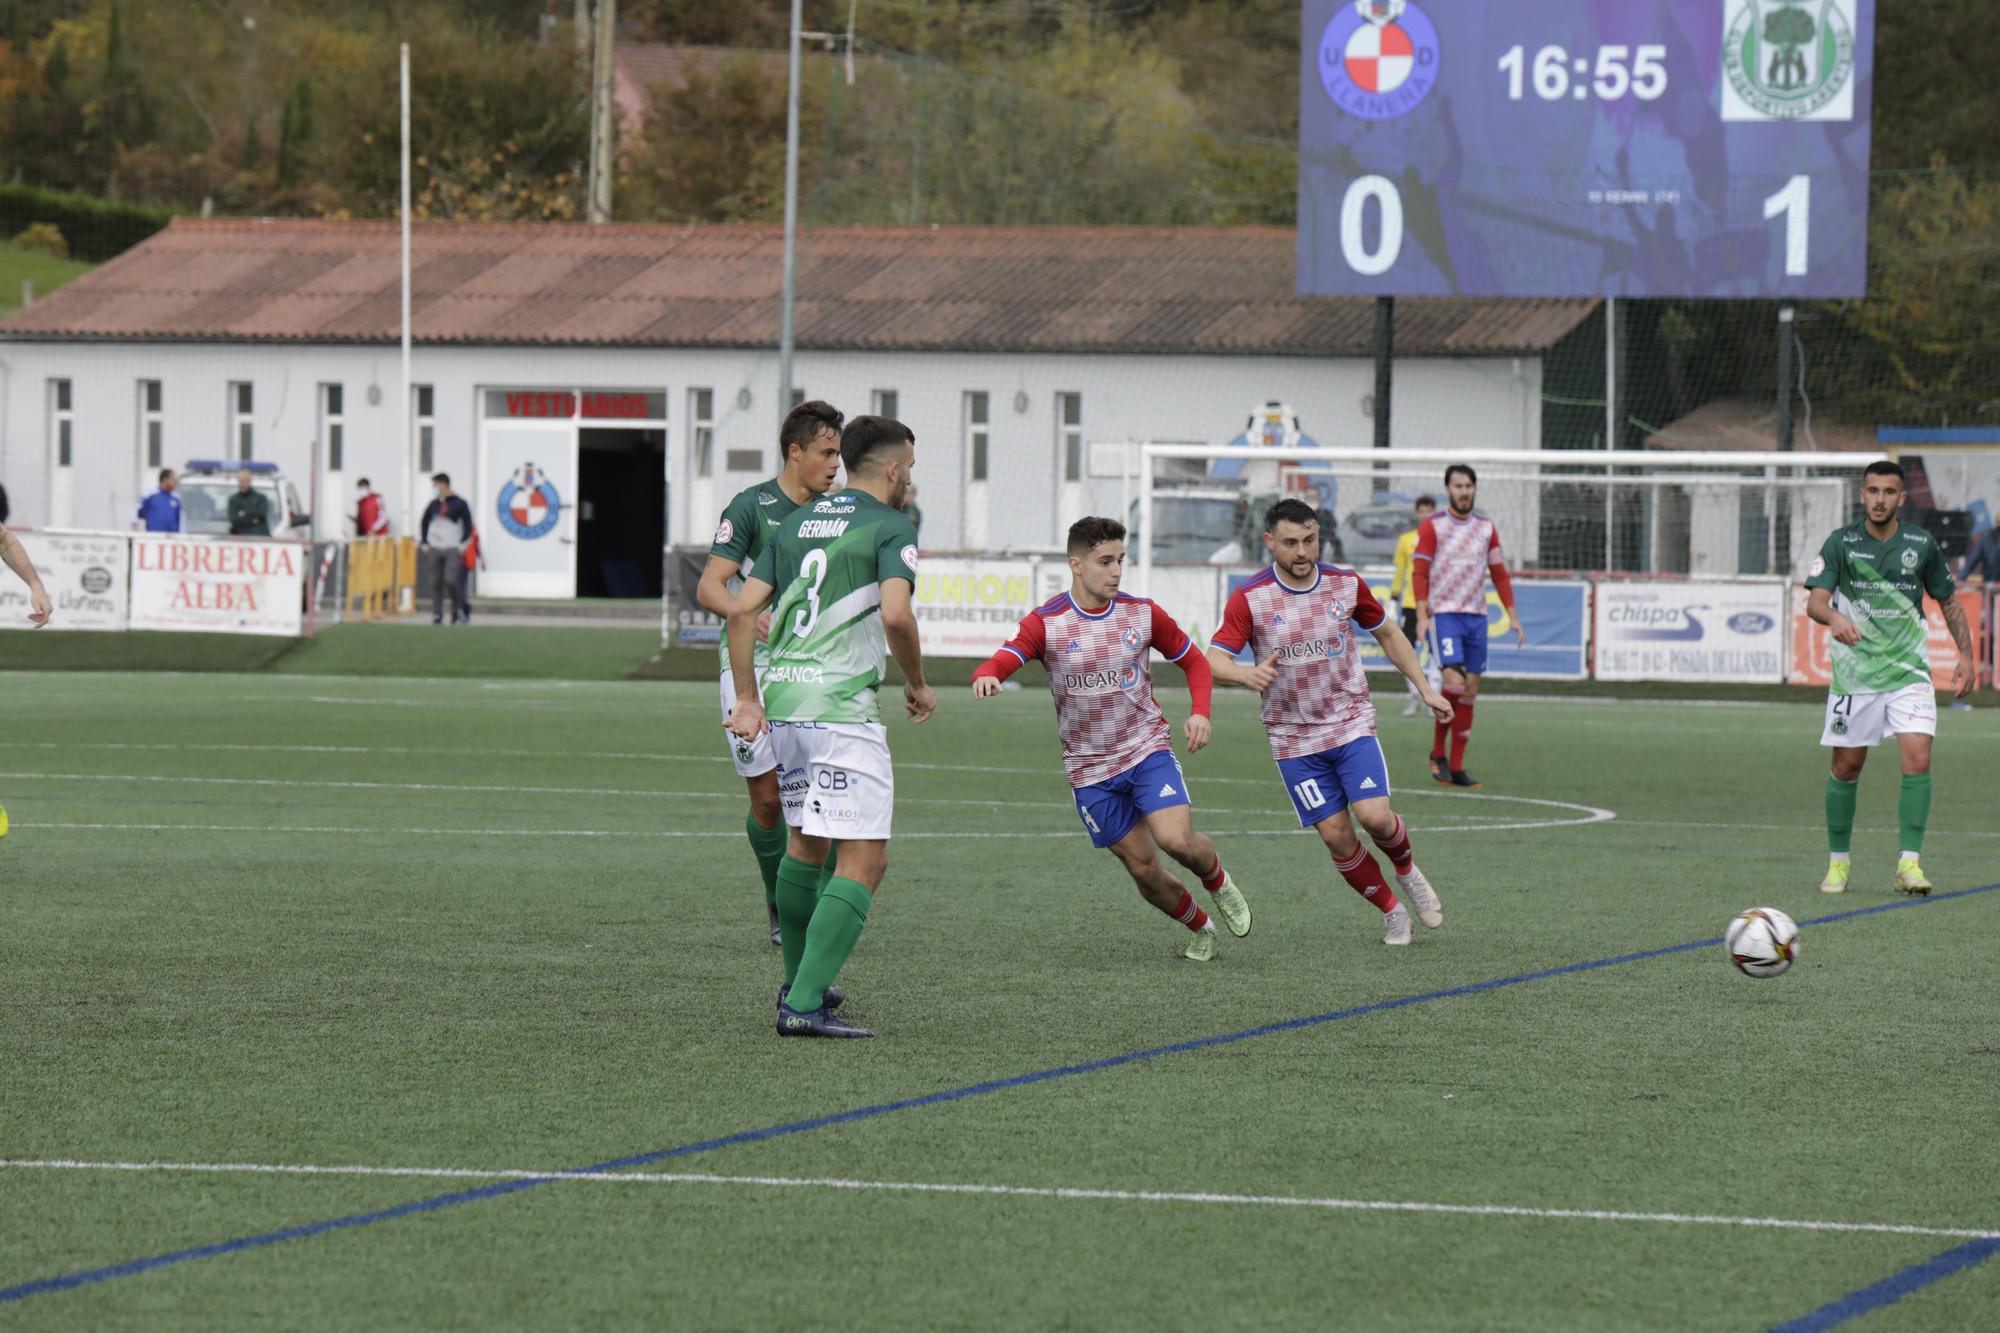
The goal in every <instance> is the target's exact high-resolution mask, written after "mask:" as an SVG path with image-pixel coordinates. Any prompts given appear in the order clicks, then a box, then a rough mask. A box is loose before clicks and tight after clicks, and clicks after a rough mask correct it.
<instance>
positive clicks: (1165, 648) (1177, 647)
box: [1152, 602, 1215, 754]
mask: <svg viewBox="0 0 2000 1333" xmlns="http://www.w3.org/2000/svg"><path fill="white" fill-rule="evenodd" d="M1152 629H1153V649H1154V651H1155V652H1157V653H1159V654H1160V656H1162V657H1164V658H1166V659H1167V660H1168V661H1169V662H1172V663H1173V664H1174V665H1175V666H1177V667H1179V668H1180V669H1181V670H1182V671H1184V672H1186V673H1187V682H1188V696H1189V698H1190V700H1191V701H1192V707H1190V709H1189V710H1188V720H1187V726H1186V732H1187V748H1188V753H1189V754H1193V753H1194V752H1195V751H1196V750H1199V749H1201V748H1202V747H1203V746H1204V745H1207V744H1208V741H1209V736H1210V727H1209V720H1208V706H1209V702H1210V696H1211V695H1212V694H1213V693H1214V687H1215V673H1214V672H1213V671H1212V670H1211V669H1210V668H1209V665H1208V658H1207V657H1205V656H1204V655H1202V654H1201V653H1198V652H1196V651H1195V647H1194V640H1193V639H1190V638H1189V637H1188V636H1187V631H1185V630H1183V629H1182V628H1181V627H1180V625H1179V624H1178V623H1177V622H1176V621H1175V620H1174V618H1173V617H1172V616H1170V615H1168V614H1167V610H1166V608H1165V607H1163V606H1161V605H1160V604H1159V603H1158V602H1154V603H1153V626H1152Z"/></svg>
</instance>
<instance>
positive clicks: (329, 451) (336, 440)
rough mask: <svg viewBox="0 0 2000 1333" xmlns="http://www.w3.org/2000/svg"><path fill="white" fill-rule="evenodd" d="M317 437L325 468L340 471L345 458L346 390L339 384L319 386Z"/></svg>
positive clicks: (329, 470)
mask: <svg viewBox="0 0 2000 1333" xmlns="http://www.w3.org/2000/svg"><path fill="white" fill-rule="evenodd" d="M319 439H320V444H321V446H322V447H324V449H325V450H326V452H325V454H324V455H322V456H323V457H324V458H325V459H326V470H327V471H328V472H338V471H340V470H341V467H342V465H343V464H344V463H345V462H346V459H347V390H346V389H345V388H344V387H343V386H341V385H338V384H322V385H320V386H319Z"/></svg>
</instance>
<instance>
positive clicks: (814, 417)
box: [778, 398, 847, 464]
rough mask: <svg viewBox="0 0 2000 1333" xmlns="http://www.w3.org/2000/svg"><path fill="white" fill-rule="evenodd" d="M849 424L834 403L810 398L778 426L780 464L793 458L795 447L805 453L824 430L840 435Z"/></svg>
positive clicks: (788, 414) (789, 413) (786, 416)
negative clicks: (806, 448) (841, 430)
mask: <svg viewBox="0 0 2000 1333" xmlns="http://www.w3.org/2000/svg"><path fill="white" fill-rule="evenodd" d="M846 424H847V418H846V417H845V416H843V415H842V414H841V411H840V409H839V408H837V407H835V406H834V405H833V404H832V403H826V402H821V401H820V400H819V399H817V398H808V399H806V401H805V402H803V403H800V404H799V405H798V406H797V407H795V408H793V409H792V410H791V411H789V412H787V413H785V419H784V421H783V422H781V423H779V426H778V462H779V463H781V464H782V463H784V462H785V461H786V460H788V459H790V458H791V456H792V449H793V446H797V447H798V449H799V450H800V451H801V452H803V451H804V450H805V447H806V446H807V445H809V444H811V443H812V442H813V441H814V440H816V439H818V438H819V433H820V432H821V431H823V430H830V431H832V432H833V433H834V434H835V435H839V434H840V428H841V427H842V426H844V425H846Z"/></svg>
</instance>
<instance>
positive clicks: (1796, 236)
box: [1764, 176, 1812, 278]
mask: <svg viewBox="0 0 2000 1333" xmlns="http://www.w3.org/2000/svg"><path fill="white" fill-rule="evenodd" d="M1780 213H1782V214H1784V215H1785V276H1786V277H1788V278H1803V277H1804V276H1806V266H1807V260H1808V258H1809V256H1810V254H1811V250H1812V246H1811V241H1812V177H1810V176H1794V177H1792V178H1791V179H1790V180H1788V181H1786V182H1785V188H1784V189H1782V190H1779V191H1778V192H1777V193H1776V194H1774V195H1772V196H1771V197H1770V198H1768V199H1766V200H1765V201H1764V217H1765V219H1766V220H1767V221H1768V220H1769V219H1771V218H1775V217H1777V216H1778V215H1779V214H1780Z"/></svg>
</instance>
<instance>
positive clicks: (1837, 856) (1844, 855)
mask: <svg viewBox="0 0 2000 1333" xmlns="http://www.w3.org/2000/svg"><path fill="white" fill-rule="evenodd" d="M1852 859H1853V854H1852V853H1849V852H1835V853H1833V863H1834V864H1835V865H1839V864H1840V863H1841V862H1843V861H1848V860H1852Z"/></svg>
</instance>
